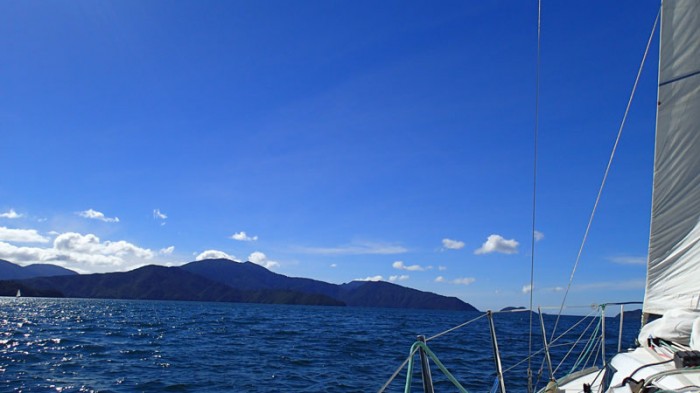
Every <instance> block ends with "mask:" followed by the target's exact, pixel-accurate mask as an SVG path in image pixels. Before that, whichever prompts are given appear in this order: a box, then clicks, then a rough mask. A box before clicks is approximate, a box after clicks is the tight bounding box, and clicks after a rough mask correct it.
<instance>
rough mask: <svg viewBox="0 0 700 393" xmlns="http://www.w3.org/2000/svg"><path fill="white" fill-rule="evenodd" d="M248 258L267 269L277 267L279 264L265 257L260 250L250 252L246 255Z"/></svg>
mask: <svg viewBox="0 0 700 393" xmlns="http://www.w3.org/2000/svg"><path fill="white" fill-rule="evenodd" d="M248 260H249V261H251V262H253V263H255V264H258V265H260V266H264V267H265V268H267V269H272V268H273V267H279V265H280V264H279V263H278V262H275V261H271V260H269V259H267V256H266V255H265V254H263V253H262V252H260V251H255V252H253V253H252V254H250V255H249V256H248Z"/></svg>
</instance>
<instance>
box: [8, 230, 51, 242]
mask: <svg viewBox="0 0 700 393" xmlns="http://www.w3.org/2000/svg"><path fill="white" fill-rule="evenodd" d="M0 241H6V242H17V243H48V242H49V238H47V237H44V236H41V235H40V234H39V232H37V231H36V230H35V229H12V228H6V227H0Z"/></svg>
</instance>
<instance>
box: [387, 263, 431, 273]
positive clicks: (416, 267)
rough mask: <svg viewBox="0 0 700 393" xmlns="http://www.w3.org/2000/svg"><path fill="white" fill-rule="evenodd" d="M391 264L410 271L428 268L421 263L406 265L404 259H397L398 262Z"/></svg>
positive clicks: (395, 267) (396, 267)
mask: <svg viewBox="0 0 700 393" xmlns="http://www.w3.org/2000/svg"><path fill="white" fill-rule="evenodd" d="M391 266H392V267H393V268H394V269H399V270H408V271H411V272H416V271H423V270H426V268H424V267H422V266H420V265H409V266H406V265H405V264H404V263H403V261H396V262H394V263H392V264H391Z"/></svg>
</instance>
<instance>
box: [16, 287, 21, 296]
mask: <svg viewBox="0 0 700 393" xmlns="http://www.w3.org/2000/svg"><path fill="white" fill-rule="evenodd" d="M15 297H22V291H21V290H19V289H18V290H17V294H16V295H15Z"/></svg>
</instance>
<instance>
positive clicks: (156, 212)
mask: <svg viewBox="0 0 700 393" xmlns="http://www.w3.org/2000/svg"><path fill="white" fill-rule="evenodd" d="M166 218H168V215H167V214H165V213H163V212H161V211H160V209H153V219H154V220H165V219H166Z"/></svg>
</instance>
